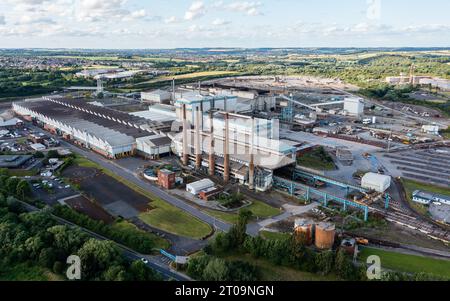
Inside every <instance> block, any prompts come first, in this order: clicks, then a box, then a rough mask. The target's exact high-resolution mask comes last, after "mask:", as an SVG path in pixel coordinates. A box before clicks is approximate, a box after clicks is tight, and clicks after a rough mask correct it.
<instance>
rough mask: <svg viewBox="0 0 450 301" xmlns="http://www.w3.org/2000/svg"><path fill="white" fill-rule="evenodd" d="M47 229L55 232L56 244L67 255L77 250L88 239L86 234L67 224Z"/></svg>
mask: <svg viewBox="0 0 450 301" xmlns="http://www.w3.org/2000/svg"><path fill="white" fill-rule="evenodd" d="M47 231H48V232H50V233H52V234H53V240H54V246H55V247H56V248H57V249H60V250H61V251H62V252H63V253H64V254H65V255H67V256H68V255H70V254H73V253H74V252H76V251H77V250H78V249H79V248H80V246H81V245H82V244H83V243H84V242H85V240H86V235H85V234H84V233H82V232H81V231H80V230H76V229H70V228H69V227H67V226H62V225H57V226H53V227H51V228H49V229H48V230H47Z"/></svg>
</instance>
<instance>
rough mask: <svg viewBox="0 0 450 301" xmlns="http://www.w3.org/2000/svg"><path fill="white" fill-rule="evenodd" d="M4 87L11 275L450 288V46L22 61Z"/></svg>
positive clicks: (11, 61)
mask: <svg viewBox="0 0 450 301" xmlns="http://www.w3.org/2000/svg"><path fill="white" fill-rule="evenodd" d="M250 54H251V55H250ZM312 55H314V59H312V58H311V56H312ZM274 57H276V60H275V59H274ZM343 58H345V60H343ZM272 60H273V61H276V63H275V62H274V63H271V64H266V62H268V61H272ZM397 60H398V61H402V62H404V61H405V60H406V61H407V62H408V63H407V64H402V65H396V64H395V62H396V61H397ZM330 61H337V63H333V64H330V63H329V62H330ZM355 66H359V67H357V68H355ZM386 66H396V67H395V68H386V69H383V68H385V67H386ZM430 66H432V67H431V68H430ZM380 68H381V69H383V70H385V71H383V72H382V73H380V72H379V71H378V70H379V69H380ZM0 86H1V87H5V89H0V97H2V98H1V103H0V105H1V111H2V112H1V114H0V148H1V149H0V151H1V155H0V172H1V174H2V177H1V179H0V184H1V185H0V187H1V192H2V194H1V196H0V207H1V210H0V213H1V214H0V223H2V225H3V223H6V224H8V225H11V227H10V228H8V229H7V228H4V230H1V231H0V232H1V233H2V234H1V235H7V236H8V235H9V236H8V237H10V236H14V235H16V236H18V234H14V233H16V232H14V231H22V232H23V233H22V234H21V235H20V237H23V238H24V241H16V242H11V243H8V244H7V245H5V247H0V254H6V253H5V252H7V253H12V252H15V251H14V250H16V249H17V250H19V249H20V248H22V247H21V246H22V244H25V248H31V249H30V251H27V252H26V254H25V253H24V254H22V255H20V256H19V257H14V258H16V259H14V258H11V260H10V261H9V262H12V263H11V264H6V263H1V267H2V269H1V270H0V279H11V280H52V279H58V280H65V278H66V277H67V276H66V272H65V271H66V269H67V265H66V258H67V256H69V255H70V254H72V253H71V252H73V250H76V254H79V256H80V258H81V260H83V258H86V257H87V256H93V257H92V258H97V257H96V256H97V255H98V254H97V253H96V252H97V251H96V250H97V249H99V248H106V250H108V251H107V252H108V259H100V257H98V258H97V259H95V260H108V261H111V262H112V261H114V260H115V262H118V263H117V264H116V266H115V269H117V270H110V269H107V270H102V269H101V268H100V265H99V266H98V267H97V268H96V269H88V268H87V267H83V266H82V267H83V268H86V269H87V271H85V273H84V274H83V277H85V279H87V280H91V279H101V280H170V279H174V280H180V281H189V280H207V281H208V280H219V281H231V280H237V281H257V280H264V281H283V280H298V281H301V280H320V281H322V280H358V281H359V280H367V277H369V276H367V273H366V272H365V270H366V269H367V268H368V265H370V263H369V262H368V261H367V258H368V257H369V256H372V255H376V256H379V258H381V273H380V274H379V275H376V277H377V278H376V279H382V280H385V281H389V280H395V279H402V280H445V279H447V280H448V279H449V277H450V274H449V271H450V261H449V259H450V249H449V243H450V230H449V229H450V189H449V187H450V178H449V174H450V165H449V164H448V162H449V159H450V140H449V139H450V131H449V126H450V118H449V114H450V111H449V108H450V107H449V104H450V50H448V49H408V50H405V49H382V50H370V49H356V48H355V49H335V50H334V52H333V51H330V49H326V50H321V49H315V50H310V49H283V50H279V49H264V50H262V49H260V50H259V49H241V50H239V49H235V50H224V49H198V50H195V49H189V50H185V51H181V50H160V51H156V50H155V51H148V52H146V51H144V50H142V51H126V50H120V51H115V50H98V51H95V50H92V51H83V50H78V51H77V50H58V51H56V50H55V51H51V53H50V52H48V51H47V50H45V49H36V50H20V49H17V50H8V49H4V50H0ZM7 214H9V216H13V215H14V216H17V218H13V219H12V218H7V216H8V215H7ZM23 216H26V217H23ZM19 217H20V218H19ZM13 225H14V227H13ZM40 225H44V226H40ZM74 226H76V227H74ZM2 229H3V228H2ZM19 229H22V230H19ZM8 231H9V232H8ZM42 231H46V232H47V233H50V234H49V235H50V236H51V237H50V238H46V239H47V240H43V237H44V234H43V233H44V232H42ZM3 233H5V234H3ZM70 235H72V236H74V237H76V239H74V240H72V245H70V246H67V247H64V246H63V244H60V243H59V242H58V241H59V239H62V238H61V237H65V236H70ZM47 236H48V235H47ZM47 236H45V237H47ZM2 237H3V236H2ZM5 237H6V236H5ZM48 239H49V240H48ZM30 241H35V242H36V244H33V245H31V243H30ZM8 250H9V251H8ZM27 250H28V249H27ZM17 252H19V251H17ZM83 256H84V257H83ZM388 257H389V258H395V260H387V259H386V260H385V261H384V258H388ZM17 258H21V259H17ZM23 262H28V266H27V267H26V268H25V267H24V266H23V265H22V264H23ZM412 263H414V264H412ZM213 266H214V268H213ZM19 270H20V271H22V272H23V273H22V274H25V275H34V276H30V277H31V278H30V279H23V278H20V277H19V276H15V275H18V272H17V271H19ZM31 270H33V272H32V271H31ZM119 271H121V272H119ZM139 271H141V272H139ZM142 271H144V272H142ZM15 277H17V278H15ZM33 277H34V278H33Z"/></svg>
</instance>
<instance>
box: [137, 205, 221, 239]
mask: <svg viewBox="0 0 450 301" xmlns="http://www.w3.org/2000/svg"><path fill="white" fill-rule="evenodd" d="M150 206H152V207H153V208H154V209H152V210H150V211H149V212H146V213H142V214H140V215H139V218H140V219H141V220H142V221H144V222H145V223H147V224H149V225H151V226H153V227H155V228H158V229H162V230H164V231H167V232H170V233H173V234H177V235H181V236H185V237H191V238H195V239H201V238H203V237H205V236H207V235H208V234H210V233H211V232H212V228H211V227H210V226H209V225H208V224H206V223H204V222H202V221H200V220H199V219H197V218H195V217H193V216H192V215H190V214H188V213H186V212H184V211H182V210H181V209H178V208H176V207H174V206H172V205H170V204H168V203H166V202H164V201H162V200H159V199H156V200H154V201H152V202H151V203H150Z"/></svg>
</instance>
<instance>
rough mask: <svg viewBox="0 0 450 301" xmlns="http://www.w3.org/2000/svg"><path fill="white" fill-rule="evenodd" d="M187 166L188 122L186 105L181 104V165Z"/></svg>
mask: <svg viewBox="0 0 450 301" xmlns="http://www.w3.org/2000/svg"><path fill="white" fill-rule="evenodd" d="M188 164H189V154H188V122H187V119H186V105H185V104H183V165H184V166H187V165H188Z"/></svg>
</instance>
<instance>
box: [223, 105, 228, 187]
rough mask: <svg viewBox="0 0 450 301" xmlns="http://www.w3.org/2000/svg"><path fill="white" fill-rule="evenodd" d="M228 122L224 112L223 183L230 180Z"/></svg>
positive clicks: (226, 114)
mask: <svg viewBox="0 0 450 301" xmlns="http://www.w3.org/2000/svg"><path fill="white" fill-rule="evenodd" d="M229 143H230V137H229V124H228V113H225V137H224V141H223V180H224V182H225V183H228V182H229V181H230V153H229V150H228V148H229Z"/></svg>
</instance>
